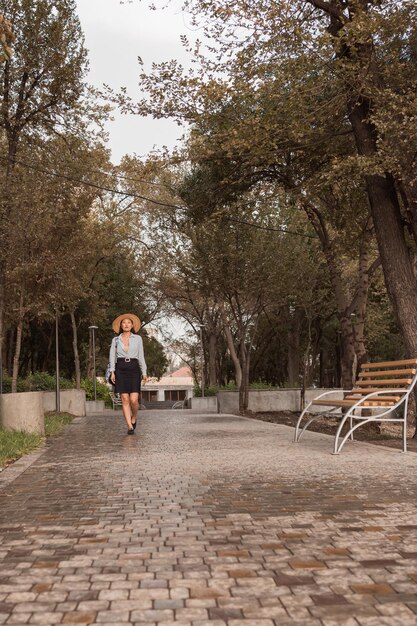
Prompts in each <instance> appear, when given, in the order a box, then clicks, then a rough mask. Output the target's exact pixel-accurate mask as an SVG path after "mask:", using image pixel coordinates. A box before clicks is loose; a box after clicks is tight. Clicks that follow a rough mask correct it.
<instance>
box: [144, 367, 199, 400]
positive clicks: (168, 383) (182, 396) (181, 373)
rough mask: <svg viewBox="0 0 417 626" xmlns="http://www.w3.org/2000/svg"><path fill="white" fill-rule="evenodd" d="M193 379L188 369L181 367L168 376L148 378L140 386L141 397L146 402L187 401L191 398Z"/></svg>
mask: <svg viewBox="0 0 417 626" xmlns="http://www.w3.org/2000/svg"><path fill="white" fill-rule="evenodd" d="M193 390H194V378H193V375H192V372H191V369H190V368H189V367H181V368H180V369H179V370H176V371H175V372H172V374H170V375H169V376H163V377H162V378H160V379H159V380H158V379H157V378H148V381H147V383H146V384H145V385H143V384H142V391H141V396H142V400H143V401H144V402H145V403H146V402H156V401H158V402H163V401H167V400H170V401H177V400H186V399H187V400H188V398H192V397H193Z"/></svg>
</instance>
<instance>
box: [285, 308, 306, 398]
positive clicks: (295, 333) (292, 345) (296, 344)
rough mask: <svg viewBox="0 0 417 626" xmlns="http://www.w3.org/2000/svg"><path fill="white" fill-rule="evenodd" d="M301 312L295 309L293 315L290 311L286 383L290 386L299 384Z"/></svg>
mask: <svg viewBox="0 0 417 626" xmlns="http://www.w3.org/2000/svg"><path fill="white" fill-rule="evenodd" d="M302 318H303V312H302V310H301V309H296V310H295V311H294V315H291V313H290V320H289V324H290V327H289V330H288V333H287V338H288V383H289V384H290V385H291V386H292V387H298V386H299V384H300V361H301V357H300V335H301V322H302Z"/></svg>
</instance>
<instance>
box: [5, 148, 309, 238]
mask: <svg viewBox="0 0 417 626" xmlns="http://www.w3.org/2000/svg"><path fill="white" fill-rule="evenodd" d="M0 160H2V161H5V162H11V163H15V164H16V165H20V166H21V167H25V168H27V169H30V170H34V171H35V172H40V173H41V174H46V175H47V176H53V177H55V178H62V179H64V180H68V181H70V182H73V183H77V184H79V185H85V186H87V187H92V188H94V189H98V190H100V191H108V192H110V193H115V194H118V195H121V196H125V197H130V198H136V199H138V200H145V201H146V202H151V203H152V204H156V205H158V206H162V207H169V208H171V209H177V210H180V211H183V210H185V209H186V207H184V206H179V205H177V204H169V203H167V202H160V201H159V200H154V199H153V198H149V197H147V196H142V195H140V194H138V193H131V192H128V191H119V190H118V189H114V188H112V187H105V186H103V185H98V184H97V183H93V182H90V181H87V180H81V179H80V178H75V176H69V175H67V174H60V173H58V172H52V171H51V170H47V169H45V168H42V167H39V166H37V165H32V164H30V163H26V162H25V161H21V160H19V159H14V158H11V157H8V156H3V155H1V154H0ZM96 171H97V170H96ZM223 217H225V218H226V219H227V220H229V221H230V222H235V223H237V224H242V225H244V226H250V227H251V228H258V229H260V230H267V231H272V232H280V233H285V234H286V235H294V236H297V237H304V238H306V239H317V236H316V235H309V234H307V233H301V232H299V231H290V230H287V229H286V228H277V227H273V226H262V225H261V224H256V223H255V222H248V221H246V220H242V219H238V218H235V217H230V216H228V215H224V216H223Z"/></svg>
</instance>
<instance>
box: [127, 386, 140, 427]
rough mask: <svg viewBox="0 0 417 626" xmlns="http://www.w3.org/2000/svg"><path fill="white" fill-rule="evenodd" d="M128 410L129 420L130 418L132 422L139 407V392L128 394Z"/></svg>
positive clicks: (134, 420)
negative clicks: (129, 413) (129, 411)
mask: <svg viewBox="0 0 417 626" xmlns="http://www.w3.org/2000/svg"><path fill="white" fill-rule="evenodd" d="M129 397H130V410H131V415H132V417H131V420H132V424H134V423H135V422H136V416H137V414H138V409H139V394H138V393H131V394H130V396H129Z"/></svg>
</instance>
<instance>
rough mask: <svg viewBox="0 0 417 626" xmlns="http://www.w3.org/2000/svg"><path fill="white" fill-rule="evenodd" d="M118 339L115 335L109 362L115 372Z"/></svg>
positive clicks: (111, 369)
mask: <svg viewBox="0 0 417 626" xmlns="http://www.w3.org/2000/svg"><path fill="white" fill-rule="evenodd" d="M116 341H117V337H113V339H112V342H111V345H110V354H109V363H110V371H111V372H114V370H115V369H116Z"/></svg>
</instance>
